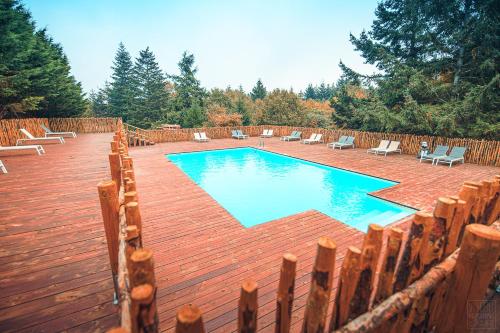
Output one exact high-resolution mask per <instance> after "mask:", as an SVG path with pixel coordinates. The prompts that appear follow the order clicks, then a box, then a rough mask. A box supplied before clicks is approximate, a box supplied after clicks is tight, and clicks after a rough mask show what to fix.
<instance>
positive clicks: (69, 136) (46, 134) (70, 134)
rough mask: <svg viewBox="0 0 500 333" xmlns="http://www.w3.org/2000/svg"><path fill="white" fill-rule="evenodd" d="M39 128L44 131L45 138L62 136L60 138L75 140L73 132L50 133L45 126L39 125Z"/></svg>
mask: <svg viewBox="0 0 500 333" xmlns="http://www.w3.org/2000/svg"><path fill="white" fill-rule="evenodd" d="M40 126H41V127H42V128H43V130H44V131H45V137H50V136H62V137H67V138H76V133H75V132H52V130H51V129H50V128H48V127H47V126H45V125H44V124H41V125H40Z"/></svg>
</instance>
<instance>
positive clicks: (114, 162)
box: [109, 153, 122, 192]
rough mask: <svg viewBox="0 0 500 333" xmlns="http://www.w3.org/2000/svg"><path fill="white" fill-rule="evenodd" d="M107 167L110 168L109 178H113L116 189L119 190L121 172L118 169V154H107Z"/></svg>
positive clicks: (119, 168)
mask: <svg viewBox="0 0 500 333" xmlns="http://www.w3.org/2000/svg"><path fill="white" fill-rule="evenodd" d="M109 168H110V170H111V179H113V181H114V182H115V184H116V191H117V192H119V191H120V186H121V183H122V174H121V171H120V170H121V167H120V155H118V154H117V153H111V154H109Z"/></svg>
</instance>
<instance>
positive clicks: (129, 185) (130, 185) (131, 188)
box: [125, 178, 137, 196]
mask: <svg viewBox="0 0 500 333" xmlns="http://www.w3.org/2000/svg"><path fill="white" fill-rule="evenodd" d="M125 179H126V182H125V191H126V192H135V193H136V196H137V189H136V188H135V181H133V180H131V179H130V178H125Z"/></svg>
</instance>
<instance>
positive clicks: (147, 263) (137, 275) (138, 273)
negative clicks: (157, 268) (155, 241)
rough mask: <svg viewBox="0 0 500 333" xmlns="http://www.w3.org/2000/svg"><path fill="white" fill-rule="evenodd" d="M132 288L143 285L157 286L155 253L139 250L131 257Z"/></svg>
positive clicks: (130, 275)
mask: <svg viewBox="0 0 500 333" xmlns="http://www.w3.org/2000/svg"><path fill="white" fill-rule="evenodd" d="M129 268H130V269H129V272H128V275H129V281H130V287H131V288H133V287H136V286H138V285H141V284H150V285H152V286H155V285H156V284H155V273H154V261H153V252H152V251H151V250H146V249H139V250H136V251H134V252H133V253H132V255H131V256H130V264H129Z"/></svg>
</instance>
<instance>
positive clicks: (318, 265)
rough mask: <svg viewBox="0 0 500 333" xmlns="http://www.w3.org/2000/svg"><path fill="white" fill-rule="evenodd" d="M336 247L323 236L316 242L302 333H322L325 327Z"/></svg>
mask: <svg viewBox="0 0 500 333" xmlns="http://www.w3.org/2000/svg"><path fill="white" fill-rule="evenodd" d="M336 249H337V245H336V244H335V242H334V241H333V240H331V239H330V238H328V237H326V236H323V237H321V238H320V239H319V241H318V252H317V253H316V260H315V262H314V267H313V271H312V277H311V287H310V290H309V296H308V298H307V302H306V306H305V313H304V322H303V326H302V332H304V333H306V332H323V330H324V329H325V325H326V316H327V311H328V303H329V300H330V294H331V292H332V283H333V272H334V269H335V252H336Z"/></svg>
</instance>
